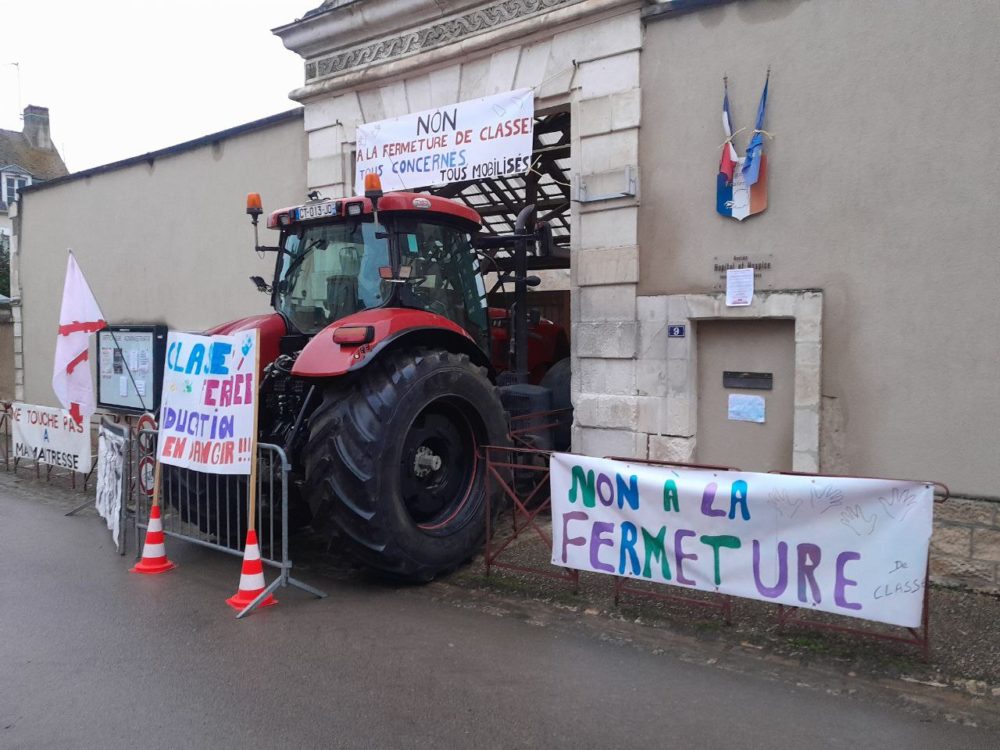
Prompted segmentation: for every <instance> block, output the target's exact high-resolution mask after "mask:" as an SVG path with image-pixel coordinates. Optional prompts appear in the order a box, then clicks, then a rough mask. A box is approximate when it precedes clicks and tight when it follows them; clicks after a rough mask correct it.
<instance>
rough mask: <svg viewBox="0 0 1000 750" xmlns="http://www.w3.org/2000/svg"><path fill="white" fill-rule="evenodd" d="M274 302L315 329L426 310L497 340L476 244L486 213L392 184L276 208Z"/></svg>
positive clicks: (299, 329)
mask: <svg viewBox="0 0 1000 750" xmlns="http://www.w3.org/2000/svg"><path fill="white" fill-rule="evenodd" d="M267 224H268V227H269V228H273V229H279V230H280V232H281V234H280V241H279V246H278V248H276V249H277V250H278V258H277V262H276V264H275V273H274V283H273V284H272V285H271V287H272V304H273V306H274V309H275V310H276V311H277V312H278V313H279V314H281V316H282V317H283V318H284V319H285V320H286V322H287V324H288V326H289V328H290V332H293V333H299V334H305V335H307V336H311V335H314V334H316V333H318V332H320V331H321V330H323V329H325V328H327V327H329V326H330V325H332V324H334V323H336V322H337V321H341V320H343V319H345V318H348V317H349V316H352V315H354V314H356V313H359V312H362V311H366V310H374V309H378V308H409V309H413V310H422V311H425V312H428V313H432V314H434V315H439V316H441V317H442V318H444V319H446V320H449V321H452V322H453V323H455V324H457V325H458V326H460V327H461V328H462V330H464V331H465V332H466V334H468V336H469V337H470V338H471V339H472V340H473V342H474V343H475V344H476V346H478V347H479V348H480V349H481V350H483V351H488V350H489V346H488V345H489V334H490V328H489V320H488V316H487V309H486V308H487V306H486V290H485V287H484V284H483V279H482V274H481V273H480V269H479V261H478V259H477V256H476V252H475V249H474V247H473V244H472V238H473V236H474V235H475V234H476V233H477V232H478V231H479V216H478V215H477V214H476V213H475V212H474V211H472V210H471V209H468V208H465V207H464V206H461V205H459V204H456V203H454V202H453V201H449V200H447V199H443V198H437V197H435V196H427V195H421V194H416V193H402V192H399V193H388V194H385V195H373V196H370V197H369V196H365V197H358V198H347V199H342V200H317V201H312V202H310V203H307V204H305V205H302V206H296V207H292V208H285V209H281V210H279V211H275V212H274V213H272V214H271V216H270V217H269V219H268V222H267Z"/></svg>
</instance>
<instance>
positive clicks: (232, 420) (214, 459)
mask: <svg viewBox="0 0 1000 750" xmlns="http://www.w3.org/2000/svg"><path fill="white" fill-rule="evenodd" d="M257 387H258V383H257V332H256V331H248V332H246V333H238V334H235V335H233V336H200V335H198V334H194V333H177V332H176V331H171V332H170V333H169V334H168V335H167V358H166V362H165V363H164V366H163V395H162V397H161V399H160V429H159V439H158V440H157V444H156V458H157V459H158V460H159V461H161V462H162V463H165V464H172V465H174V466H183V467H186V468H188V469H194V470H195V471H205V472H208V473H210V474H249V473H250V460H251V457H252V456H253V451H254V445H255V442H256V441H255V435H254V427H255V419H254V414H255V411H256V408H257Z"/></svg>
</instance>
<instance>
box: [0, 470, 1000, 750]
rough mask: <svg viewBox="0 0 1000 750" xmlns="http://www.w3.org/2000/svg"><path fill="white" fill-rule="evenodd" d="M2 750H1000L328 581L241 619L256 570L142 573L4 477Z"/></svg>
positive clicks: (83, 518) (986, 736)
mask: <svg viewBox="0 0 1000 750" xmlns="http://www.w3.org/2000/svg"><path fill="white" fill-rule="evenodd" d="M0 479H2V480H3V481H0V571H2V577H0V748H119V747H120V748H133V747H143V748H161V747H162V748H177V747H191V748H228V747H234V748H235V747H240V748H242V747H247V746H258V747H269V748H271V747H273V748H283V747H295V748H332V747H359V748H361V747H370V748H391V747H415V748H420V747H433V748H466V747H475V748H477V750H480V749H482V748H494V747H495V748H514V747H576V748H590V747H595V748H596V747H601V748H606V747H670V748H678V747H691V748H722V747H725V748H730V747H741V748H757V747H760V748H784V747H788V748H797V749H801V748H841V747H842V748H936V749H937V748H942V747H947V748H977V747H982V748H987V747H993V748H995V747H998V746H1000V737H998V735H997V734H994V733H990V732H988V731H986V730H983V729H978V728H972V727H968V726H962V725H960V724H954V723H949V722H946V721H943V720H940V719H931V718H929V717H926V716H925V717H922V716H921V715H919V714H918V713H915V712H911V711H903V710H900V709H897V708H894V707H892V706H886V705H879V704H878V702H869V701H861V700H857V699H852V698H847V697H841V696H832V695H827V694H824V693H822V692H817V691H815V690H809V689H806V688H800V687H796V686H794V685H792V684H789V683H786V682H783V681H780V680H773V679H767V678H765V676H764V675H755V674H741V673H731V672H726V671H722V670H720V669H715V668H712V667H709V666H703V665H700V664H693V663H688V662H685V661H681V660H679V659H677V658H675V657H673V656H671V654H670V653H669V652H668V653H666V654H664V655H660V656H654V655H652V654H649V653H646V652H643V651H641V650H637V649H629V648H621V647H619V646H615V645H612V644H608V643H602V642H601V641H599V640H597V639H595V638H593V637H589V636H588V635H586V634H585V633H582V632H581V633H573V632H565V631H562V632H560V631H556V630H553V629H547V628H540V627H533V626H532V625H530V624H527V623H525V622H523V621H518V620H514V619H510V618H500V617H495V616H490V615H489V614H486V613H484V612H482V611H480V610H478V609H476V608H471V607H470V608H461V607H455V606H450V605H448V604H444V603H441V602H439V601H435V600H434V599H433V598H432V597H431V596H429V595H428V594H427V593H425V591H424V590H421V589H416V590H414V589H399V590H397V589H393V588H388V587H379V586H375V585H370V584H369V585H362V584H358V583H344V582H343V581H337V580H329V579H327V580H323V579H310V581H309V582H310V583H314V584H316V585H319V586H321V587H324V588H325V589H326V590H327V591H328V592H329V593H330V596H329V598H327V599H325V600H322V601H317V600H313V599H311V598H309V597H308V596H306V595H305V594H302V593H300V592H298V591H295V590H294V589H285V590H282V591H280V592H279V598H280V600H281V603H280V604H279V606H277V607H272V608H270V609H268V610H264V611H262V612H259V613H256V614H254V615H252V616H251V617H249V618H247V619H246V620H243V621H239V622H238V621H236V620H235V619H234V618H233V613H232V611H231V610H230V609H229V608H228V607H227V606H226V605H225V604H224V602H223V600H224V599H225V598H226V597H227V596H230V595H231V594H232V593H233V592H234V591H235V587H236V584H237V581H238V579H239V560H237V559H236V558H230V557H227V556H224V555H221V554H219V553H214V552H211V551H208V550H202V549H200V548H197V547H194V546H191V545H185V544H182V543H178V542H176V541H173V540H169V539H168V541H167V548H168V552H169V554H170V556H171V557H172V558H173V559H174V560H175V561H176V562H178V563H179V568H178V569H177V570H175V571H173V572H171V573H168V574H165V575H161V576H155V577H147V576H138V575H131V574H129V573H128V572H127V568H128V565H129V563H130V562H131V558H130V557H129V558H121V557H119V556H118V555H116V554H115V553H114V551H113V549H112V546H111V540H110V535H109V534H108V532H107V531H106V529H104V528H102V524H101V522H100V520H99V519H97V518H96V516H93V515H91V514H89V513H87V514H83V515H80V516H77V517H72V518H65V517H63V515H62V514H63V512H64V511H65V507H64V503H63V504H62V505H61V504H59V503H58V502H55V501H49V500H46V498H45V497H43V496H42V494H40V491H39V490H37V489H34V488H32V487H30V486H28V485H27V484H24V483H20V482H12V481H10V478H9V476H8V477H0Z"/></svg>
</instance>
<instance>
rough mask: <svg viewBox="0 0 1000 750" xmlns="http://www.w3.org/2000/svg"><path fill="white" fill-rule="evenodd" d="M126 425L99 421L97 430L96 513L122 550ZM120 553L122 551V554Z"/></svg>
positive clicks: (126, 448)
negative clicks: (120, 537)
mask: <svg viewBox="0 0 1000 750" xmlns="http://www.w3.org/2000/svg"><path fill="white" fill-rule="evenodd" d="M127 446H128V428H127V427H119V426H117V425H114V424H111V423H110V422H108V421H107V420H104V419H102V420H101V426H100V427H99V428H98V430H97V499H96V501H95V502H94V507H96V508H97V515H99V516H100V517H101V518H103V519H104V520H105V521H107V523H108V529H109V530H110V531H111V537H112V539H114V542H115V546H117V547H118V548H119V550H121V549H122V545H121V544H120V543H119V541H118V538H119V535H120V533H121V522H122V515H123V513H122V498H123V497H124V496H125V479H124V477H125V455H126V453H127V452H128V447H127ZM123 554H124V553H123Z"/></svg>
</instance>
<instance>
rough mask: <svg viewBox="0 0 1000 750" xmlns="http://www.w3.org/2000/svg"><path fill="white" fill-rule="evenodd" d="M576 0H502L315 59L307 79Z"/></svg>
mask: <svg viewBox="0 0 1000 750" xmlns="http://www.w3.org/2000/svg"><path fill="white" fill-rule="evenodd" d="M574 2H578V0H502V1H501V2H496V3H493V4H491V5H488V6H486V7H483V8H477V9H476V10H472V11H469V12H467V13H463V14H461V15H458V16H454V17H452V18H449V19H446V20H444V21H440V22H438V23H434V24H431V25H429V26H425V27H423V28H421V29H417V30H415V31H409V32H406V33H405V34H401V35H399V36H396V37H392V38H389V39H380V40H379V41H376V42H371V43H369V44H365V45H361V46H359V47H355V48H353V49H349V50H345V51H343V52H338V53H336V54H333V55H328V56H326V57H321V58H319V59H317V60H312V61H310V62H308V63H306V82H307V83H309V82H311V81H315V80H317V79H320V78H326V77H328V76H332V75H336V74H338V73H342V72H345V71H348V70H352V69H355V68H361V67H364V66H367V65H371V64H373V63H378V62H385V61H388V60H392V59H394V58H397V57H402V56H403V55H408V54H411V53H416V52H423V51H426V50H429V49H434V48H436V47H441V46H443V45H446V44H450V43H453V42H456V41H460V40H462V39H465V38H466V37H469V36H472V35H474V34H478V33H480V32H483V31H489V30H491V29H495V28H497V27H499V26H503V25H505V24H508V23H510V22H512V21H517V20H519V19H522V18H527V17H529V16H534V15H539V14H541V13H545V12H546V11H549V10H552V9H554V8H559V7H561V6H564V5H570V4H572V3H574Z"/></svg>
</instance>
